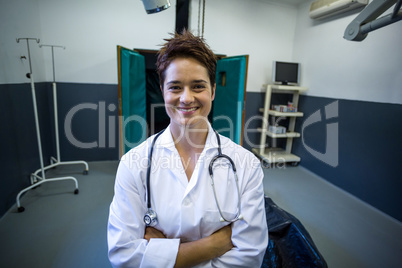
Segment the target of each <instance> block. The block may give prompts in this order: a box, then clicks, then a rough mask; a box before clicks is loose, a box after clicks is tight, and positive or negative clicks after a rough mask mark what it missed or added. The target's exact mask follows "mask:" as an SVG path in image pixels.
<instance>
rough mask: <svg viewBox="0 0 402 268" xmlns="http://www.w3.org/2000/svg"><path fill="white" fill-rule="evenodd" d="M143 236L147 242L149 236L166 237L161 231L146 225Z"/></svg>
mask: <svg viewBox="0 0 402 268" xmlns="http://www.w3.org/2000/svg"><path fill="white" fill-rule="evenodd" d="M144 238H145V239H146V240H148V242H149V240H150V239H151V238H166V236H165V235H164V234H163V233H162V232H161V231H159V230H157V229H155V228H153V227H147V228H145V235H144Z"/></svg>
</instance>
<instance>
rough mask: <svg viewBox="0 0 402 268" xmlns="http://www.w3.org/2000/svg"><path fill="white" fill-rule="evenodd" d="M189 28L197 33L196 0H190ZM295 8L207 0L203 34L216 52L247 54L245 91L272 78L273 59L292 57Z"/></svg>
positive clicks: (258, 87) (230, 54) (267, 3)
mask: <svg viewBox="0 0 402 268" xmlns="http://www.w3.org/2000/svg"><path fill="white" fill-rule="evenodd" d="M191 6H192V12H191V21H190V28H191V29H192V30H193V32H194V33H197V28H198V27H197V26H198V0H192V2H191ZM296 18H297V8H296V7H292V6H289V5H286V4H280V3H271V2H263V1H262V2H260V1H244V0H214V1H206V8H205V32H204V38H205V39H206V40H207V42H208V44H209V45H210V46H211V48H212V49H213V50H214V52H215V53H218V54H225V55H227V56H236V55H245V54H248V55H249V66H248V79H247V91H257V92H259V91H260V90H261V85H262V84H266V83H269V82H271V81H272V61H274V60H282V61H290V60H292V51H293V40H294V35H295V27H296Z"/></svg>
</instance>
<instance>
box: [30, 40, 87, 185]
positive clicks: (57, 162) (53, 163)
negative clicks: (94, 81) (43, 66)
mask: <svg viewBox="0 0 402 268" xmlns="http://www.w3.org/2000/svg"><path fill="white" fill-rule="evenodd" d="M39 47H51V49H52V66H53V82H52V85H53V105H54V130H55V134H56V154H57V156H56V158H54V157H53V156H52V157H51V158H50V162H51V165H49V166H47V167H45V168H44V169H45V170H47V169H50V168H54V167H56V166H59V165H73V164H83V165H85V170H84V172H83V173H84V175H87V174H88V169H89V168H88V163H87V162H85V161H68V162H62V161H61V158H60V142H59V123H58V122H59V121H58V114H57V87H56V72H55V66H54V48H55V47H56V48H63V49H66V48H65V47H63V46H56V45H42V44H41V45H39ZM39 171H40V170H39V169H38V170H37V171H36V172H35V173H34V176H33V178H35V175H36V174H38V173H39Z"/></svg>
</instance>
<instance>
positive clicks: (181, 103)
mask: <svg viewBox="0 0 402 268" xmlns="http://www.w3.org/2000/svg"><path fill="white" fill-rule="evenodd" d="M162 93H163V98H164V100H165V105H166V112H167V114H168V115H169V117H170V122H171V125H172V127H183V126H185V127H191V128H193V127H196V128H205V127H206V126H207V125H206V122H207V116H208V114H209V112H210V111H211V105H212V101H213V99H214V98H215V85H214V87H213V88H211V83H210V80H209V76H208V71H207V69H206V68H205V67H204V66H203V65H201V64H200V63H199V62H198V61H197V60H195V59H193V58H177V59H175V60H173V61H172V62H171V63H170V65H169V66H168V68H167V69H166V70H165V81H164V84H163V89H162Z"/></svg>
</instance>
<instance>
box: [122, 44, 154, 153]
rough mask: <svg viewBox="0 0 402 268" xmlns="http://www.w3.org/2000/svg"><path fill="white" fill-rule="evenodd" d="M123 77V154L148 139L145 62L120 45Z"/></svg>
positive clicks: (142, 58)
mask: <svg viewBox="0 0 402 268" xmlns="http://www.w3.org/2000/svg"><path fill="white" fill-rule="evenodd" d="M117 62H118V64H117V66H118V78H119V85H118V90H119V128H120V131H119V133H120V154H121V155H123V154H124V153H126V152H128V151H129V150H130V149H131V148H133V147H135V146H137V145H139V144H140V143H141V142H143V141H144V140H145V139H146V138H147V123H146V89H145V82H146V81H145V59H144V56H142V55H140V54H139V53H137V52H135V51H134V50H131V49H127V48H124V47H121V46H117Z"/></svg>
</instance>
